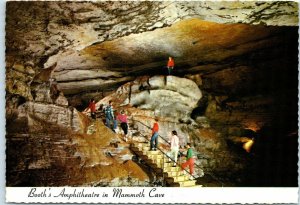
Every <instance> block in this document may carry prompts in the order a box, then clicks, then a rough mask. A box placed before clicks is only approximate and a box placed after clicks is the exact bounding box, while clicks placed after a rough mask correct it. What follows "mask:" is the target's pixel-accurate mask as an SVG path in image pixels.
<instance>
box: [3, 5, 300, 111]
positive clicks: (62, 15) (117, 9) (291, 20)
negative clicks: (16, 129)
mask: <svg viewBox="0 0 300 205" xmlns="http://www.w3.org/2000/svg"><path fill="white" fill-rule="evenodd" d="M6 8H7V11H6V15H7V18H6V74H7V80H8V81H7V83H8V84H7V89H8V90H9V92H10V93H20V92H22V96H28V97H29V98H30V95H29V89H28V84H30V79H31V78H32V77H33V76H34V73H36V74H37V73H39V72H40V70H41V69H44V68H47V67H49V66H51V65H53V64H54V63H56V62H57V63H58V66H57V67H56V71H57V73H56V74H57V76H58V78H59V81H60V84H61V87H62V90H64V92H65V94H71V95H74V94H80V95H82V92H91V93H93V92H95V91H97V90H99V89H100V91H101V92H102V91H104V92H105V91H107V90H109V89H116V88H117V87H119V86H120V85H121V84H123V83H125V82H129V81H131V80H133V78H131V77H130V74H131V73H130V72H129V76H127V75H126V74H125V76H124V73H127V72H128V71H129V70H134V71H135V72H134V73H135V74H134V75H139V70H142V71H143V72H145V71H146V70H149V69H150V70H152V69H155V68H157V67H162V65H164V64H165V62H164V61H165V59H166V58H167V57H168V55H173V56H175V57H179V59H178V60H179V61H181V60H182V59H186V57H187V55H191V54H195V53H199V55H200V56H203V53H202V52H199V49H198V48H197V49H196V50H198V51H197V52H194V51H192V52H190V53H187V54H186V55H182V52H181V51H180V50H178V49H176V47H178V46H177V45H176V47H175V48H174V47H172V44H174V42H173V41H172V39H174V40H175V41H177V40H176V38H180V39H182V37H183V36H184V39H185V40H183V41H182V42H185V43H187V44H190V45H189V47H191V46H192V47H194V49H195V46H196V47H197V46H199V45H201V44H202V43H203V42H209V41H210V40H211V39H215V38H216V40H218V37H219V36H223V34H222V33H220V31H219V30H218V31H213V32H210V31H207V30H206V29H207V28H208V27H207V25H206V24H204V25H201V24H200V25H199V26H198V27H200V28H202V29H204V30H203V33H202V32H200V34H201V35H203V34H205V33H209V34H210V35H212V34H214V36H213V37H212V38H211V39H205V38H200V39H198V38H192V39H190V37H191V36H193V35H189V33H187V34H186V35H184V32H186V31H184V32H183V31H182V30H181V29H178V26H175V28H174V30H175V31H176V30H179V31H180V32H183V33H181V34H182V35H180V32H179V33H176V32H174V30H173V31H171V32H172V33H174V34H176V35H179V36H177V37H176V36H175V38H174V37H172V35H166V33H165V32H161V35H162V37H163V38H161V35H158V36H156V35H153V34H154V33H155V32H152V31H156V30H160V29H162V28H167V27H172V26H173V25H174V24H177V23H178V22H180V21H182V20H188V19H191V18H194V19H198V20H205V21H210V22H215V23H219V24H220V23H221V24H233V23H245V24H251V25H256V24H264V25H268V26H270V25H273V26H274V25H276V26H297V25H298V12H297V9H298V4H297V2H291V1H287V2H279V1H278V2H250V1H247V2H206V1H204V2H184V3H183V2H126V3H124V2H68V3H66V2H7V7H6ZM192 24H195V22H192ZM189 26H190V25H189ZM196 27H197V26H196ZM235 27H236V26H235ZM237 27H240V26H237ZM241 27H243V26H241ZM191 28H192V27H191ZM228 29H229V30H230V31H228V32H230V33H231V32H233V31H234V29H233V28H231V27H228ZM171 30H172V29H171ZM191 30H195V29H194V28H193V29H191ZM200 30H201V29H200ZM222 30H223V28H221V31H222ZM250 30H251V29H250ZM266 30H268V29H266ZM146 32H149V35H153V37H154V38H156V39H158V38H161V41H162V42H166V41H167V42H166V44H165V43H161V41H158V42H157V43H153V44H152V45H151V43H152V42H153V38H149V40H150V45H149V44H147V42H146V44H145V45H144V46H145V48H143V49H138V50H136V52H135V51H134V50H132V49H131V48H130V47H127V48H126V47H124V48H123V51H124V50H126V52H128V53H129V54H130V55H131V56H135V58H137V57H138V56H139V55H140V52H141V50H144V49H146V50H147V49H150V50H149V51H151V53H152V54H151V59H142V62H138V63H135V64H130V61H129V62H126V58H127V57H125V58H122V56H121V55H119V54H118V52H120V51H121V50H122V49H121V48H119V49H120V51H118V50H114V49H113V48H115V46H114V45H111V46H109V52H108V53H107V51H106V52H103V54H104V55H103V54H100V55H99V54H98V53H95V52H93V51H92V53H91V54H89V53H88V55H86V54H84V53H86V52H81V50H83V49H85V48H88V47H89V46H93V45H100V46H101V43H103V42H105V41H112V40H115V39H118V38H120V37H124V36H129V35H130V34H143V33H146ZM197 32H198V31H197ZM239 32H240V31H237V33H239ZM273 32H274V31H273V30H271V33H273ZM245 33H248V34H249V36H251V37H252V38H257V39H260V40H261V41H260V42H257V43H256V42H254V44H256V45H255V46H259V45H260V44H262V43H263V39H264V37H263V36H265V35H264V34H263V33H261V34H263V35H257V34H255V35H253V34H252V33H251V31H249V30H248V29H247V30H245ZM267 33H268V32H267ZM231 36H232V37H236V35H235V34H233V35H231ZM256 36H257V37H256ZM140 37H142V38H145V39H147V34H146V36H143V35H142V36H139V35H138V36H136V38H137V39H136V38H133V39H132V41H134V42H135V43H137V44H139V45H140V46H141V43H142V42H139V39H141V38H140ZM166 37H167V38H166ZM261 38H262V39H261ZM168 39H171V41H170V40H168ZM127 40H128V39H125V41H127ZM220 40H221V41H222V38H221V39H219V40H218V41H220ZM225 40H226V39H225ZM189 41H191V42H189ZM199 42H200V43H199ZM236 42H238V41H236ZM118 44H120V41H116V45H117V46H118ZM217 44H219V42H217ZM229 44H231V43H230V42H229ZM267 44H268V43H267ZM162 45H170V46H165V47H162ZM239 45H243V44H242V42H240V44H239ZM185 46H186V45H184V47H185ZM210 46H211V44H209V47H210ZM219 46H222V47H223V46H225V47H227V45H223V43H222V42H221V44H220V45H219ZM233 46H234V45H231V48H233ZM250 47H253V45H252V46H251V45H250ZM203 49H205V50H207V49H208V48H207V46H204V47H203ZM222 49H224V48H222ZM239 49H241V48H239ZM158 50H161V51H158ZM200 50H201V49H200ZM209 50H210V52H211V51H212V50H214V49H209ZM115 51H118V52H117V53H115ZM160 52H162V53H160ZM210 52H209V53H210ZM222 52H223V51H222ZM149 53H150V52H148V53H145V54H144V55H142V56H148V55H149ZM218 54H220V53H215V54H214V55H218ZM208 56H211V54H208ZM105 59H106V60H105ZM130 59H131V60H133V59H132V58H130ZM123 61H124V62H123ZM179 61H178V62H179ZM203 61H206V60H204V59H202V60H200V61H199V60H198V61H197V62H191V59H189V60H188V62H189V63H188V67H193V66H195V65H197V64H199V63H200V64H201V65H203ZM116 62H118V64H117V65H116V66H112V65H111V63H116ZM153 62H155V63H154V64H151V63H153ZM212 63H213V62H212ZM120 64H121V66H120ZM122 64H123V65H122ZM127 64H128V66H126V65H127ZM184 64H186V63H184ZM204 64H206V63H204ZM190 65H191V66H190ZM138 66H142V67H141V68H139V67H138ZM208 66H209V65H208ZM210 66H211V65H210ZM128 67H129V68H130V69H129V68H128ZM132 67H136V68H132ZM196 67H197V66H196ZM206 67H207V66H206ZM112 68H113V69H112ZM195 69H197V70H198V69H199V68H193V69H191V70H195ZM200 69H202V68H200ZM120 71H121V72H120ZM24 73H25V76H24ZM155 74H159V73H155ZM12 75H13V76H15V77H11V76H12ZM22 76H23V77H22ZM21 79H24V80H21ZM108 79H109V81H108ZM74 85H76V86H75V87H77V86H78V89H76V88H74ZM80 95H77V97H78V96H80ZM98 96H99V95H98ZM84 101H85V102H86V101H87V98H85V99H84ZM77 106H78V104H77Z"/></svg>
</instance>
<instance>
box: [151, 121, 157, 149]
mask: <svg viewBox="0 0 300 205" xmlns="http://www.w3.org/2000/svg"><path fill="white" fill-rule="evenodd" d="M157 121H158V119H157V118H155V122H154V124H153V127H152V137H151V139H150V150H151V151H156V148H157V145H158V130H159V127H158V123H157ZM154 142H155V143H154Z"/></svg>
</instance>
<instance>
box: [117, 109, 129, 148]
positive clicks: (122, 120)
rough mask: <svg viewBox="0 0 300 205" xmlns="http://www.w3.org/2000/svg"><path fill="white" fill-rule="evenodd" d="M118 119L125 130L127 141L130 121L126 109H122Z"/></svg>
mask: <svg viewBox="0 0 300 205" xmlns="http://www.w3.org/2000/svg"><path fill="white" fill-rule="evenodd" d="M117 120H118V121H119V122H120V123H121V128H122V130H123V131H124V140H125V142H127V133H128V124H127V123H128V121H127V115H126V114H125V111H124V110H122V111H121V113H120V114H119V115H118V116H117Z"/></svg>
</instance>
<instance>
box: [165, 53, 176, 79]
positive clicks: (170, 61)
mask: <svg viewBox="0 0 300 205" xmlns="http://www.w3.org/2000/svg"><path fill="white" fill-rule="evenodd" d="M174 66H175V63H174V59H173V58H172V57H171V56H170V57H169V61H168V64H167V68H168V72H169V75H171V72H172V71H173V69H174Z"/></svg>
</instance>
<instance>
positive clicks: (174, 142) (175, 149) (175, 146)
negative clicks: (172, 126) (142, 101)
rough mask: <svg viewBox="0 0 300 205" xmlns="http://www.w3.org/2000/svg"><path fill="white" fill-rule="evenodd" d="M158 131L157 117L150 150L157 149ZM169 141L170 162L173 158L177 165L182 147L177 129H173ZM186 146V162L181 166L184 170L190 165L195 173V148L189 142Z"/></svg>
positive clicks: (190, 168)
mask: <svg viewBox="0 0 300 205" xmlns="http://www.w3.org/2000/svg"><path fill="white" fill-rule="evenodd" d="M158 131H159V125H158V119H157V118H155V122H154V124H153V127H152V136H151V139H150V151H156V149H157V146H158V135H159V134H158ZM169 143H170V151H169V153H168V156H169V162H171V159H172V160H173V162H174V164H173V167H176V164H177V159H178V153H179V148H180V145H179V137H178V134H177V131H176V130H173V131H172V133H171V137H170V140H169ZM186 148H187V154H186V162H185V163H183V164H181V168H182V169H183V170H185V168H186V167H187V166H189V171H190V174H191V175H193V174H194V156H193V150H192V148H191V144H190V143H187V144H186ZM191 179H192V178H191Z"/></svg>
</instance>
